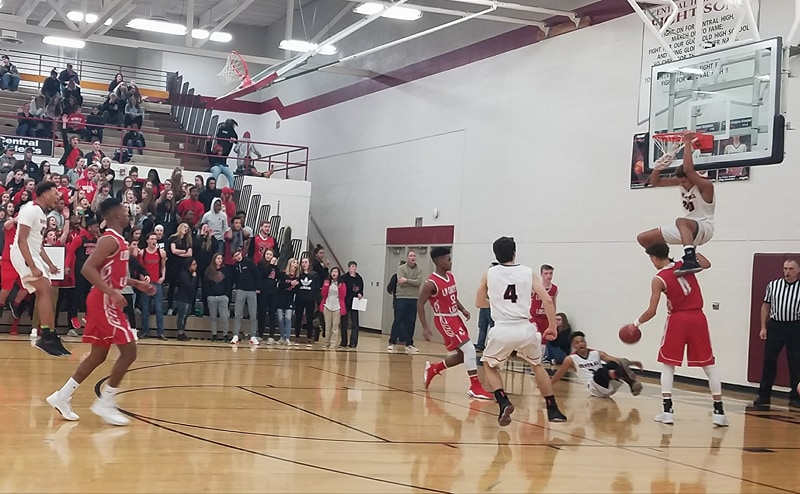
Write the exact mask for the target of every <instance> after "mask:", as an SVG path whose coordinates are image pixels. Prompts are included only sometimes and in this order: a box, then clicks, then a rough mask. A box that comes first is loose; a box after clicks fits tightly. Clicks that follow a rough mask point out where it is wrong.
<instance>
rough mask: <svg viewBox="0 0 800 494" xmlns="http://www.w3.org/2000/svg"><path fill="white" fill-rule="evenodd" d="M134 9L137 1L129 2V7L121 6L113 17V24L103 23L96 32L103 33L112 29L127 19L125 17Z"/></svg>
mask: <svg viewBox="0 0 800 494" xmlns="http://www.w3.org/2000/svg"><path fill="white" fill-rule="evenodd" d="M134 9H136V4H135V3H130V4H128V6H127V7H123V8H121V9H120V10H119V11H118V12H117V13H116V14H114V17H113V18H112V19H111V24H109V25H108V26H106V25H105V24H103V25H102V26H100V29H98V30H97V32H96V33H95V34H99V35H103V34H106V33H107V32H109V31H111V29H112V28H113V27H114V26H116V25H117V24H119V23H120V22H122V21H123V20H125V18H126V17H128V14H130V13H131V12H133V11H134Z"/></svg>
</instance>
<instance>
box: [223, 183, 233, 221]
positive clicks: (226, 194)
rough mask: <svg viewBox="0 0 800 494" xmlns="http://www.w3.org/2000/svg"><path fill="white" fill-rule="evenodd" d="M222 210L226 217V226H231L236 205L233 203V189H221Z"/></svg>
mask: <svg viewBox="0 0 800 494" xmlns="http://www.w3.org/2000/svg"><path fill="white" fill-rule="evenodd" d="M221 198H222V209H223V210H224V211H225V214H226V215H227V216H228V224H229V225H232V224H233V217H234V216H235V215H236V203H234V202H233V189H232V188H230V187H223V188H222V197H221Z"/></svg>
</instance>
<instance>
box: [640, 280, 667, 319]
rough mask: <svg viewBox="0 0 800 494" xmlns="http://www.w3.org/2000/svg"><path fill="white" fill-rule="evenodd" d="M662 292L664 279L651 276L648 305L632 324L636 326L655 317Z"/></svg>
mask: <svg viewBox="0 0 800 494" xmlns="http://www.w3.org/2000/svg"><path fill="white" fill-rule="evenodd" d="M663 292H664V281H663V280H662V279H661V278H659V277H658V276H653V280H652V281H651V282H650V305H649V306H648V307H647V309H646V310H645V311H644V312H642V315H641V316H639V319H637V320H636V321H635V322H634V323H633V325H634V326H636V327H637V328H638V327H639V326H641V325H642V324H644V323H646V322H647V321H649V320H650V319H652V318H654V317H656V313H658V303H659V302H660V301H661V294H662V293H663Z"/></svg>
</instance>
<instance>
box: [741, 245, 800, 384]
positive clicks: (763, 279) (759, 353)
mask: <svg viewBox="0 0 800 494" xmlns="http://www.w3.org/2000/svg"><path fill="white" fill-rule="evenodd" d="M786 259H794V260H796V261H798V262H800V254H797V253H792V254H754V255H753V281H752V284H751V287H750V297H751V300H750V334H749V338H748V345H747V380H748V381H750V382H754V383H757V382H760V381H761V367H762V365H763V364H764V341H763V340H761V338H759V337H758V332H759V331H760V330H761V305H762V304H763V303H764V292H765V290H766V288H767V283H769V282H770V281H772V280H775V279H778V278H782V277H783V261H785V260H786ZM775 385H777V386H786V387H788V386H789V370H788V367H787V363H786V351H785V350H784V351H781V354H780V356H779V357H778V377H777V379H775Z"/></svg>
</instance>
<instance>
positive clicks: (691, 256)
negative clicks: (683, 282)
mask: <svg viewBox="0 0 800 494" xmlns="http://www.w3.org/2000/svg"><path fill="white" fill-rule="evenodd" d="M696 140H697V134H695V133H694V132H686V133H685V134H684V135H683V143H684V145H685V152H684V156H683V164H682V165H681V166H679V167H678V168H677V169H676V170H675V177H674V178H661V177H660V173H661V171H662V170H664V169H666V168H668V167H669V165H670V164H671V163H672V159H673V156H670V155H668V154H665V155H664V156H663V157H662V158H661V159H659V160H658V161H657V162H656V166H655V167H654V168H653V173H652V174H651V175H650V184H651V185H652V186H654V187H662V186H670V185H678V186H680V192H681V202H682V204H683V209H684V210H685V211H686V215H685V216H684V217H681V218H677V219H676V220H675V223H674V224H671V225H667V226H663V227H661V228H654V229H652V230H647V231H645V232H642V233H640V234H639V235H638V236H637V237H636V239H637V240H638V241H639V245H641V246H642V247H644V248H645V249H646V248H647V247H649V246H651V245H653V244H657V243H666V244H670V245H678V244H680V245H683V250H684V256H683V264H682V266H681V267H680V269H679V270H677V271H676V273H677V274H679V275H680V274H684V273H696V272H698V271H701V270H702V269H703V267H702V266H701V265H700V263H699V262H698V260H697V256H696V255H695V249H696V247H697V246H700V245H703V244H705V243H706V242H708V241H709V240H711V237H712V236H713V235H714V207H715V201H716V197H715V193H714V183H713V182H711V181H710V180H708V179H707V178H704V177H702V176H701V175H700V174H699V173H697V170H695V169H694V158H693V157H692V153H691V152H689V150H690V149H692V145H693V143H694V142H695V141H696Z"/></svg>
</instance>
